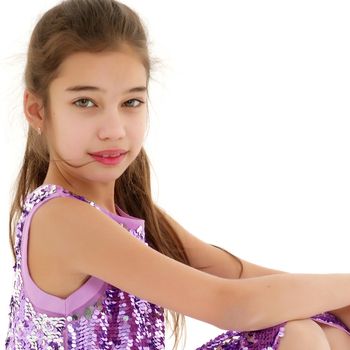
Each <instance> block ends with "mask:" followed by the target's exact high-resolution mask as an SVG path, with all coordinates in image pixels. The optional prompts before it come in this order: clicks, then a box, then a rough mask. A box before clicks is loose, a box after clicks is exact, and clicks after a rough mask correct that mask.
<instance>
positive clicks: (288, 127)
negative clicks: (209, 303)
mask: <svg viewBox="0 0 350 350" xmlns="http://www.w3.org/2000/svg"><path fill="white" fill-rule="evenodd" d="M57 3H58V2H57V1H48V0H45V1H44V0H43V1H39V0H31V1H23V0H22V1H21V3H20V4H19V3H18V1H17V2H13V1H12V2H7V3H6V10H5V9H3V10H2V11H0V16H1V17H0V26H1V27H0V35H1V47H0V50H1V57H0V58H1V61H0V72H1V86H0V98H1V104H0V108H1V109H0V115H1V124H2V127H1V128H0V132H1V137H0V142H1V150H2V152H1V155H2V163H1V185H0V189H1V196H2V197H1V198H2V201H1V211H0V215H1V218H0V224H1V235H0V239H1V243H0V246H1V267H2V268H1V281H2V288H1V299H0V300H1V305H0V318H1V319H0V341H1V342H3V341H4V339H5V335H6V331H7V326H8V316H7V315H8V312H9V311H8V310H9V301H10V293H11V290H12V278H13V276H12V257H11V252H10V248H9V243H8V215H9V206H10V191H11V188H12V184H13V181H14V178H15V176H17V173H18V171H19V166H20V164H21V161H22V157H23V151H24V145H25V135H26V130H27V125H26V122H25V119H24V114H23V106H22V96H23V82H22V81H23V80H22V74H23V69H24V64H25V55H26V48H27V44H28V41H29V36H30V33H31V30H32V29H33V26H34V25H35V23H36V22H37V20H38V19H39V16H40V15H41V14H42V13H43V12H45V11H46V10H48V9H49V8H50V7H51V6H53V5H56V4H57ZM125 3H126V4H127V5H129V6H131V7H132V8H133V9H134V10H136V11H137V12H138V13H139V14H140V16H141V17H142V18H143V20H144V22H145V24H146V26H147V28H148V31H149V35H150V41H151V47H150V48H151V54H152V55H153V56H156V57H158V58H160V59H161V61H162V64H161V65H160V66H157V67H155V70H156V71H155V72H154V73H153V75H154V77H155V79H154V80H153V81H152V82H151V87H150V88H151V92H150V94H151V105H150V117H151V124H150V131H149V134H148V138H147V141H146V145H145V146H146V150H147V151H148V154H149V156H150V159H151V162H152V166H153V170H152V171H153V174H152V176H153V179H152V180H153V183H152V184H153V193H154V199H155V201H157V202H158V203H159V204H160V205H161V206H163V207H164V208H165V209H166V210H167V211H168V212H169V213H170V214H171V215H172V216H173V217H174V218H175V219H176V220H178V221H179V222H180V223H181V224H182V225H183V226H184V227H185V228H187V229H188V230H189V231H190V232H191V233H192V234H194V235H196V236H198V237H199V238H201V239H202V240H204V241H207V242H209V243H213V244H216V245H221V246H222V247H224V248H225V249H227V250H230V251H231V252H232V253H234V254H236V255H237V256H239V257H241V258H243V259H245V260H248V261H251V262H254V263H256V264H260V265H263V266H267V267H270V268H275V269H279V270H284V271H289V272H303V273H331V272H349V270H350V257H349V253H348V252H349V245H348V242H349V240H348V236H349V233H350V220H349V210H350V181H349V180H350V167H349V146H350V140H349V134H350V130H349V129H350V122H349V92H350V87H349V86H350V79H349V78H350V69H349V62H350V57H349V56H350V51H349V32H350V28H349V27H350V22H349V18H350V5H349V2H348V1H336V0H332V1H321V0H318V1H310V0H302V1H300V0H295V1H228V0H226V1H224V0H216V1H215V2H213V1H189V0H177V1H169V0H148V1H142V0H133V1H132V0H128V1H125ZM3 7H4V5H3ZM222 332H224V331H223V330H220V329H218V328H215V327H214V326H211V325H209V324H206V323H204V322H200V321H198V320H193V319H190V318H187V333H188V335H187V345H186V349H194V348H196V347H199V346H200V345H202V344H203V343H204V342H206V341H208V340H209V339H210V338H212V337H214V336H216V335H218V334H220V333H222ZM167 342H168V343H167V348H169V349H170V348H171V347H170V342H169V340H168V339H167Z"/></svg>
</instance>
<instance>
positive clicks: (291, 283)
mask: <svg viewBox="0 0 350 350" xmlns="http://www.w3.org/2000/svg"><path fill="white" fill-rule="evenodd" d="M224 284H225V288H224V291H225V294H224V295H223V302H225V303H226V310H227V313H226V314H225V315H224V323H225V325H226V329H237V330H256V329H263V328H268V327H271V326H273V325H276V324H279V323H282V322H284V321H288V320H296V319H304V318H310V317H311V316H314V315H316V314H319V313H322V312H325V311H327V310H336V309H341V308H344V307H345V306H346V305H349V304H350V274H289V273H282V274H272V275H267V276H260V277H254V278H247V279H241V280H225V283H224ZM338 312H340V311H338ZM228 325H229V327H227V326H228Z"/></svg>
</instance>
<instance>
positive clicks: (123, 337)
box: [5, 185, 165, 350]
mask: <svg viewBox="0 0 350 350" xmlns="http://www.w3.org/2000/svg"><path fill="white" fill-rule="evenodd" d="M59 189H62V188H61V187H56V186H55V185H42V186H40V187H38V188H37V189H36V190H34V191H33V192H32V193H30V194H29V195H28V196H27V198H26V200H25V203H24V206H23V207H24V208H23V211H22V214H21V216H20V219H19V220H18V223H17V225H16V238H15V253H16V263H15V265H14V266H13V269H14V288H13V294H12V296H11V300H10V313H9V329H8V333H7V338H6V340H5V347H6V349H59V350H63V349H76V350H79V349H130V350H134V349H149V350H153V349H154V350H156V349H164V333H165V324H164V310H163V308H162V307H160V306H158V305H155V304H152V303H149V302H148V301H146V300H142V299H139V298H138V297H136V296H134V295H132V294H129V293H127V292H125V291H122V290H120V289H118V288H116V287H114V286H112V285H109V284H107V287H106V288H105V289H104V290H103V292H101V295H100V296H99V298H98V300H97V301H95V302H94V303H93V304H91V305H86V307H85V308H83V309H82V310H81V311H80V312H79V313H74V314H69V315H65V314H62V315H58V316H56V317H54V316H49V315H48V313H44V312H41V311H39V310H37V309H36V308H35V307H34V305H33V304H32V302H31V301H30V300H29V298H28V297H27V296H26V294H25V290H24V285H23V279H22V275H21V266H22V257H21V241H22V231H23V227H24V222H25V219H26V217H27V216H28V214H29V213H30V211H31V210H32V209H33V208H34V206H35V205H36V204H37V203H39V202H40V201H42V200H44V199H45V198H47V197H48V196H51V195H52V194H55V193H56V192H57V191H58V190H59ZM60 193H61V194H62V195H66V196H67V195H68V196H73V197H76V198H78V199H81V200H84V201H87V202H89V203H90V205H92V206H95V207H96V208H98V209H100V208H99V207H98V206H96V204H95V203H94V202H92V201H91V202H90V201H88V200H86V199H85V198H84V197H82V196H78V195H76V194H73V193H71V192H69V191H67V190H65V189H62V190H61V192H60ZM123 226H124V227H125V226H126V225H125V224H123ZM129 232H130V233H131V234H132V235H134V236H135V237H137V238H138V239H141V240H143V241H144V240H145V232H144V229H143V226H142V225H140V226H138V227H137V228H132V229H129ZM144 243H145V244H147V242H144Z"/></svg>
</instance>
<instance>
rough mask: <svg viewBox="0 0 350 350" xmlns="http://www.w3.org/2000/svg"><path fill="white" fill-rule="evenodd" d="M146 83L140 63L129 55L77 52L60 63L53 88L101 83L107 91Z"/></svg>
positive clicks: (144, 71)
mask: <svg viewBox="0 0 350 350" xmlns="http://www.w3.org/2000/svg"><path fill="white" fill-rule="evenodd" d="M146 79H147V74H146V70H145V67H144V66H143V64H142V61H141V59H140V58H139V57H138V56H137V55H136V54H134V53H133V52H131V51H127V50H123V51H108V52H99V53H90V52H78V53H74V54H72V55H70V56H68V57H67V58H66V59H65V60H64V61H63V62H62V63H61V65H60V67H59V73H58V76H57V78H56V79H55V80H53V81H52V85H54V86H56V87H59V88H65V87H67V86H68V85H74V84H77V85H78V84H79V85H81V84H84V85H85V84H86V85H94V84H95V83H96V84H97V83H100V84H101V85H102V84H103V85H104V86H106V87H109V86H111V87H112V86H113V89H114V88H115V87H120V88H121V89H125V87H128V86H130V85H133V84H136V85H142V84H144V85H146Z"/></svg>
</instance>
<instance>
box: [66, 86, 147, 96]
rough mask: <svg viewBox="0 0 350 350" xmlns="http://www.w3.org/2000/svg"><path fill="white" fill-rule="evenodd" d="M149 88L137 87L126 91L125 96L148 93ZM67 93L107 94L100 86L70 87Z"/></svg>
mask: <svg viewBox="0 0 350 350" xmlns="http://www.w3.org/2000/svg"><path fill="white" fill-rule="evenodd" d="M146 90H147V88H146V86H135V87H133V88H131V89H129V90H126V91H124V93H125V94H127V93H130V92H143V91H146ZM65 91H72V92H76V91H101V92H106V90H105V89H102V88H100V87H98V86H90V85H75V86H71V87H68V88H67V89H66V90H65Z"/></svg>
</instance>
